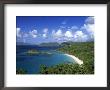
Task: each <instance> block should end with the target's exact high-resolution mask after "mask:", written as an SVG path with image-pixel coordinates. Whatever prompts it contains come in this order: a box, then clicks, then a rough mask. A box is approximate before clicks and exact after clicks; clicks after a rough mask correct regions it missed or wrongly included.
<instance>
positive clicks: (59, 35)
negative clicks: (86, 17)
mask: <svg viewBox="0 0 110 90" xmlns="http://www.w3.org/2000/svg"><path fill="white" fill-rule="evenodd" d="M53 36H54V37H55V38H61V37H62V36H63V33H62V30H60V29H59V30H58V31H57V32H54V33H53Z"/></svg>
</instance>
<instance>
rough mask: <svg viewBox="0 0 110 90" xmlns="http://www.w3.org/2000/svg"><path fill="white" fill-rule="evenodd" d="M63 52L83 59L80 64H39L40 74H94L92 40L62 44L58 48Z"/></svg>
mask: <svg viewBox="0 0 110 90" xmlns="http://www.w3.org/2000/svg"><path fill="white" fill-rule="evenodd" d="M58 50H59V51H62V52H64V53H68V54H71V55H75V56H76V57H78V58H79V59H81V60H83V64H82V65H78V64H59V65H56V66H51V67H46V66H45V65H42V66H41V71H40V73H42V74H94V42H80V43H79V42H78V43H71V44H64V43H63V47H62V48H59V49H58Z"/></svg>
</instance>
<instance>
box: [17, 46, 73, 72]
mask: <svg viewBox="0 0 110 90" xmlns="http://www.w3.org/2000/svg"><path fill="white" fill-rule="evenodd" d="M57 48H58V47H55V48H54V47H33V46H27V48H26V47H24V48H23V47H20V46H19V47H18V46H17V54H16V55H17V57H16V68H17V69H20V68H22V69H24V70H26V71H27V73H28V74H38V73H39V72H40V65H46V66H48V67H50V66H53V65H57V64H63V63H75V61H74V60H73V59H72V58H71V57H68V56H66V55H65V54H64V53H62V52H59V51H56V49H57ZM30 49H36V50H39V51H42V52H48V53H50V55H46V54H38V55H33V56H29V55H27V54H26V53H25V52H26V51H28V50H30Z"/></svg>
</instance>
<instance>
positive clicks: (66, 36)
mask: <svg viewBox="0 0 110 90" xmlns="http://www.w3.org/2000/svg"><path fill="white" fill-rule="evenodd" d="M94 26H95V24H94V17H93V16H16V37H17V42H24V43H30V44H39V43H48V42H58V43H62V42H66V41H72V42H88V41H93V40H94Z"/></svg>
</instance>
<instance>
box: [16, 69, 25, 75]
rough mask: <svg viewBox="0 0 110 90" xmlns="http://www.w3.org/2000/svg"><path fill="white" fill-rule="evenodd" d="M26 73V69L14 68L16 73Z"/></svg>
mask: <svg viewBox="0 0 110 90" xmlns="http://www.w3.org/2000/svg"><path fill="white" fill-rule="evenodd" d="M26 73H27V71H26V70H24V69H21V68H20V69H17V70H16V74H26Z"/></svg>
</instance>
